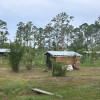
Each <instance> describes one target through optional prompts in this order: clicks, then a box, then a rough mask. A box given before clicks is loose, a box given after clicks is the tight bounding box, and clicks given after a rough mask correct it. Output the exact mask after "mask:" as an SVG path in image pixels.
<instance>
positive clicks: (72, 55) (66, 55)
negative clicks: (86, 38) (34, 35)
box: [44, 51, 82, 68]
mask: <svg viewBox="0 0 100 100" xmlns="http://www.w3.org/2000/svg"><path fill="white" fill-rule="evenodd" d="M44 55H46V65H47V66H48V67H49V68H52V61H51V59H52V58H53V59H55V60H56V62H64V63H66V65H69V64H71V65H73V64H75V65H76V67H79V65H80V57H81V56H82V55H81V54H79V53H76V52H74V51H47V52H46V53H45V54H44Z"/></svg>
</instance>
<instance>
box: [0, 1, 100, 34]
mask: <svg viewBox="0 0 100 100" xmlns="http://www.w3.org/2000/svg"><path fill="white" fill-rule="evenodd" d="M60 12H66V13H67V14H68V15H70V16H74V17H75V18H74V25H76V26H78V25H80V24H82V23H83V22H87V23H88V22H89V23H93V22H94V21H95V20H96V19H97V17H98V16H99V14H100V0H0V19H1V20H4V21H6V22H7V23H8V29H9V30H10V31H11V33H12V32H13V33H14V30H15V29H16V28H15V26H16V24H17V23H18V22H19V21H22V22H27V21H33V24H34V23H35V25H37V26H39V27H40V26H41V27H44V26H45V25H46V24H48V23H49V22H50V20H51V19H52V18H53V17H55V16H56V14H58V13H60ZM15 32H16V30H15Z"/></svg>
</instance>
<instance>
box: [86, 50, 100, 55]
mask: <svg viewBox="0 0 100 100" xmlns="http://www.w3.org/2000/svg"><path fill="white" fill-rule="evenodd" d="M84 53H93V52H92V51H84ZM96 53H98V54H100V51H96Z"/></svg>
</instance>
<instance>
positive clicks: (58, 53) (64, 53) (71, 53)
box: [47, 51, 82, 57]
mask: <svg viewBox="0 0 100 100" xmlns="http://www.w3.org/2000/svg"><path fill="white" fill-rule="evenodd" d="M47 53H49V54H51V55H52V56H62V57H63V56H82V55H80V54H79V53H76V52H74V51H47Z"/></svg>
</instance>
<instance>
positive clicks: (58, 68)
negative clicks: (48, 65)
mask: <svg viewBox="0 0 100 100" xmlns="http://www.w3.org/2000/svg"><path fill="white" fill-rule="evenodd" d="M52 65H53V66H52V67H53V68H52V75H53V76H65V75H66V68H62V67H63V66H64V63H61V62H56V61H52Z"/></svg>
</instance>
